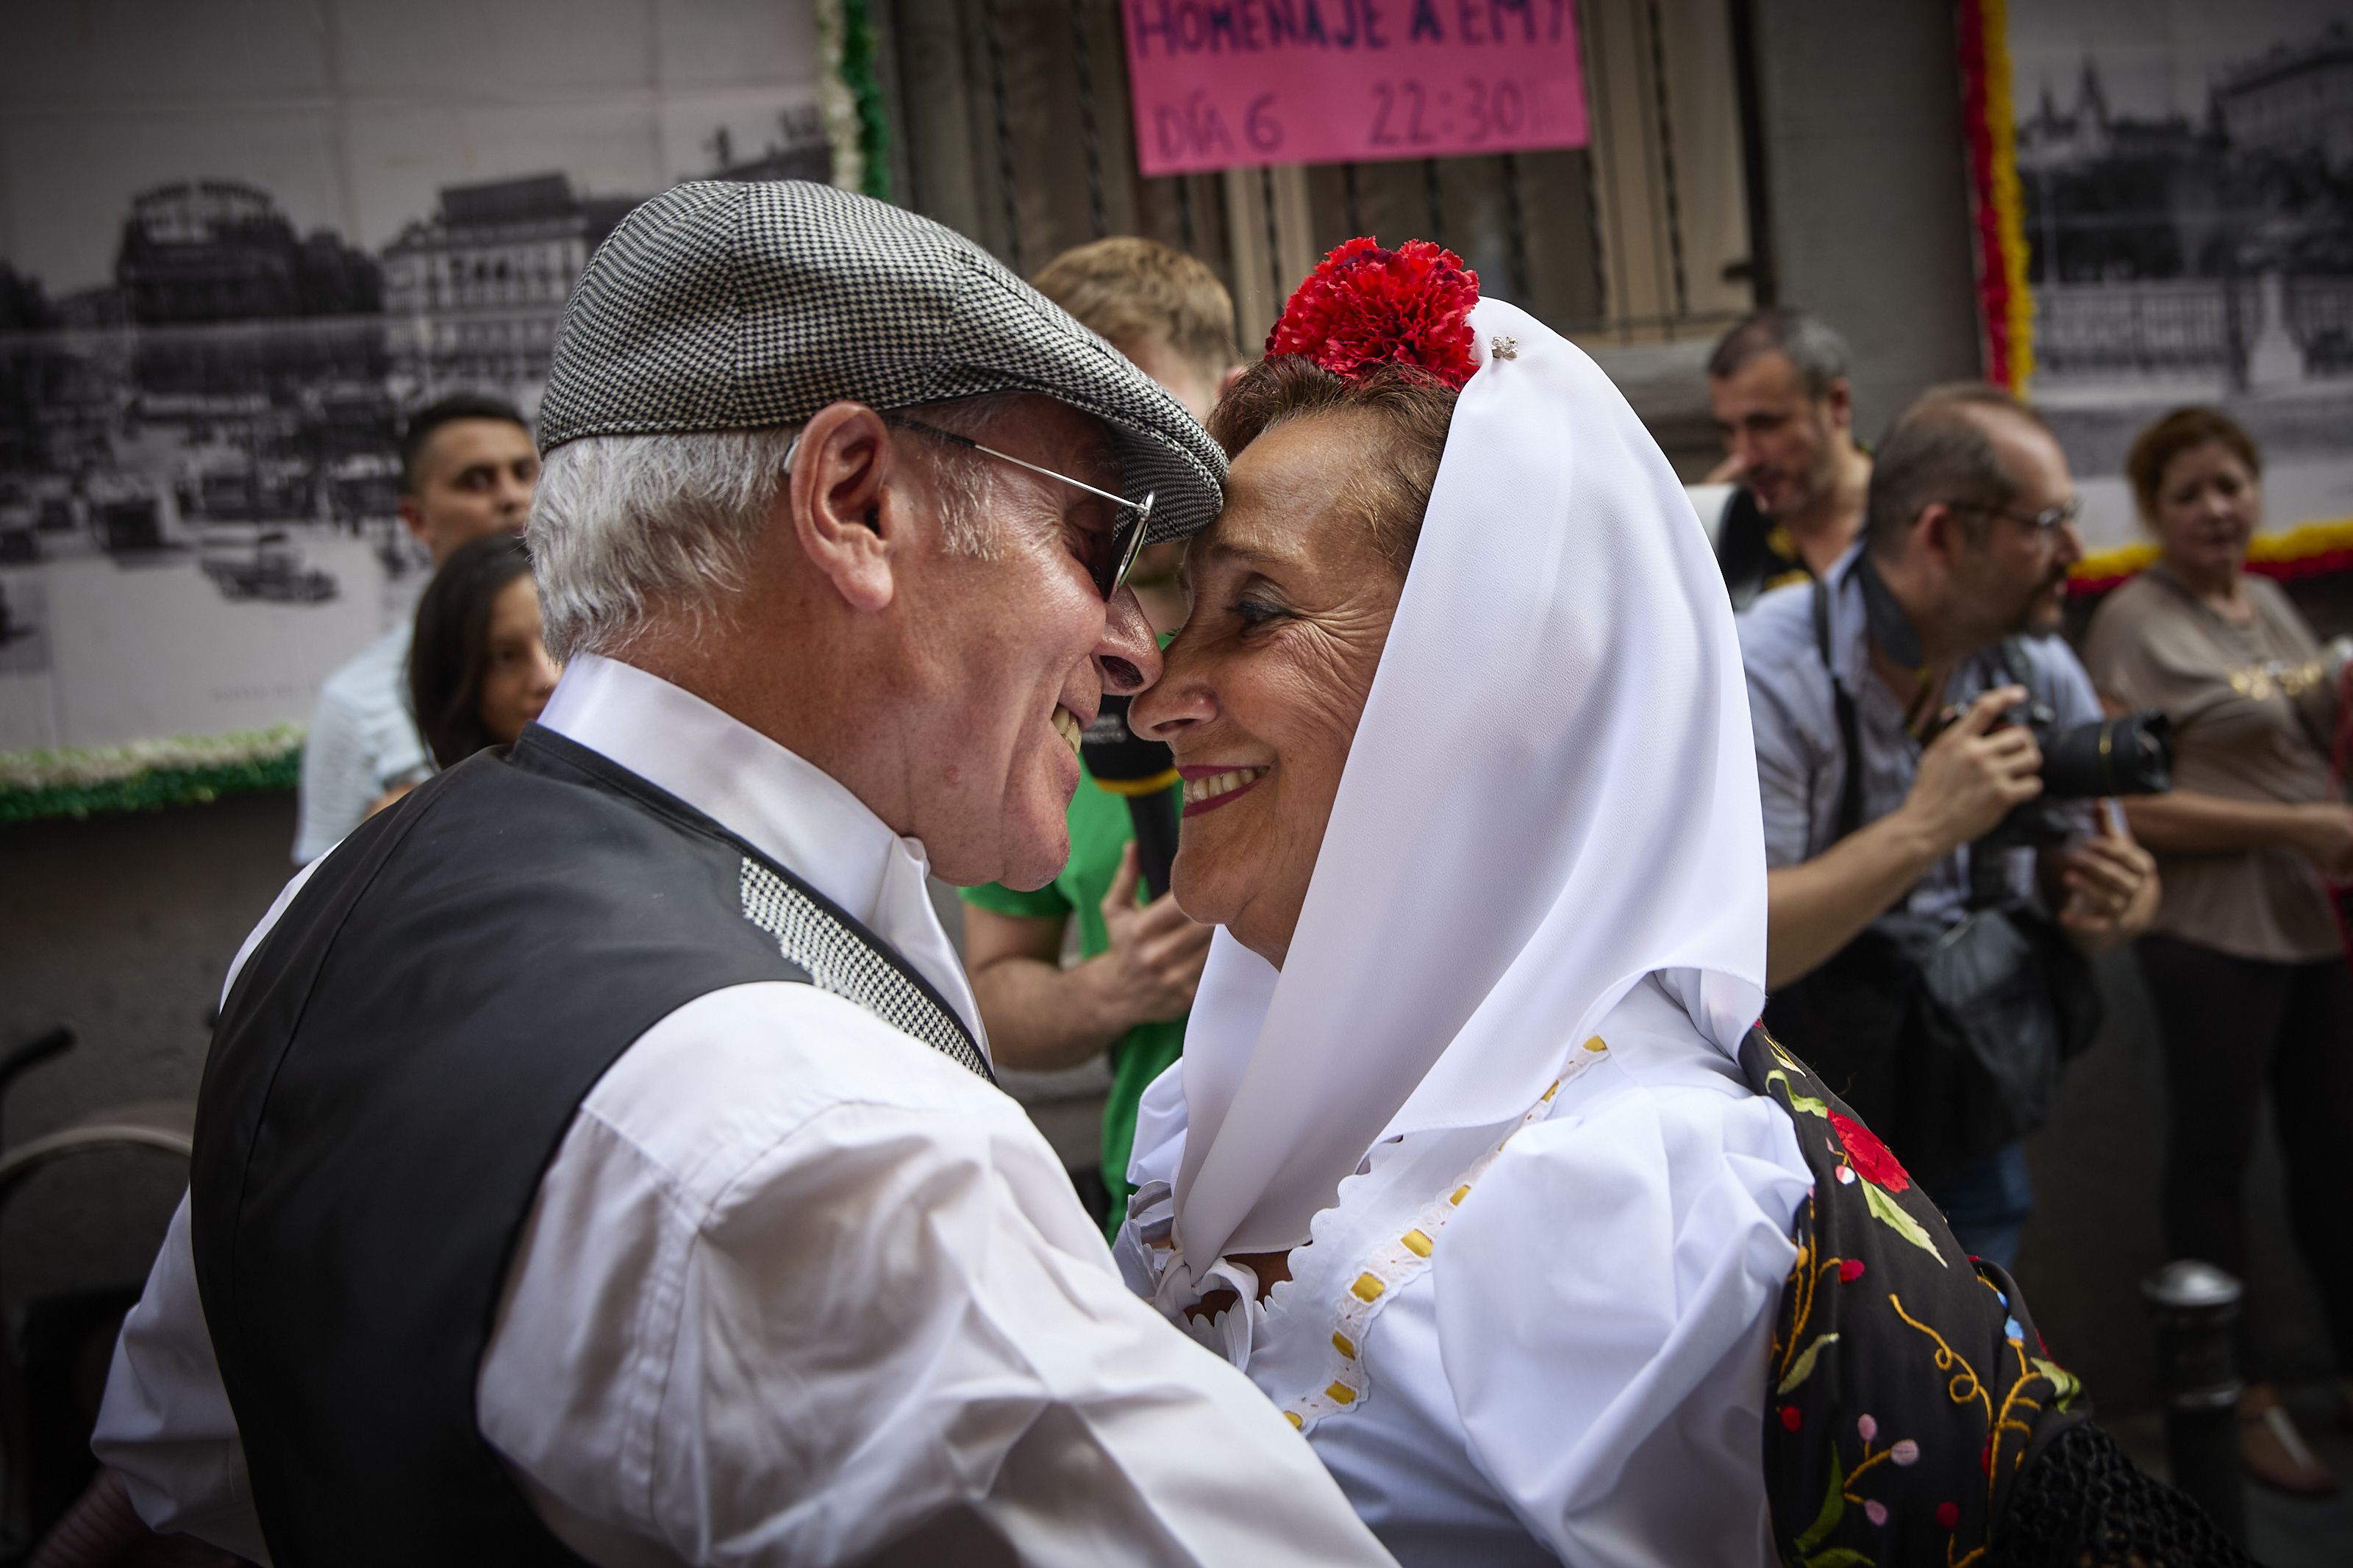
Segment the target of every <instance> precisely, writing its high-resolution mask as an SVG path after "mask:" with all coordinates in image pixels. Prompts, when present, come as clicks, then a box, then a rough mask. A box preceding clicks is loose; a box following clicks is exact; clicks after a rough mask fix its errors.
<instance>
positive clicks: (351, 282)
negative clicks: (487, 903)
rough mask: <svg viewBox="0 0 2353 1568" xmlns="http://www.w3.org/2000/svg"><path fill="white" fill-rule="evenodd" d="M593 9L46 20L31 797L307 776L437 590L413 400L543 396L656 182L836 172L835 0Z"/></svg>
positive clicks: (10, 621) (4, 617)
mask: <svg viewBox="0 0 2353 1568" xmlns="http://www.w3.org/2000/svg"><path fill="white" fill-rule="evenodd" d="M821 8H822V7H821V6H820V9H821ZM834 8H835V9H836V10H837V11H838V9H839V0H834ZM588 9H589V10H590V11H591V12H593V13H594V14H593V15H589V14H583V11H582V8H580V7H575V6H572V5H553V4H549V3H547V0H532V3H529V4H520V5H501V6H498V7H495V8H493V9H491V10H490V11H487V12H485V11H483V10H482V9H481V8H480V7H476V6H471V5H463V4H460V3H459V0H422V3H420V4H417V5H405V6H400V7H389V6H383V7H355V6H343V7H326V8H321V7H316V6H311V5H301V4H293V3H290V0H289V3H278V4H270V5H261V6H255V5H232V4H229V3H228V0H200V3H197V4H191V5H176V6H172V7H168V8H159V7H153V6H138V7H106V6H101V7H99V8H97V10H96V13H95V16H96V20H95V22H92V20H91V17H90V15H89V14H86V13H85V11H84V9H83V8H79V7H50V6H35V7H22V8H19V11H18V12H17V14H16V15H15V16H13V17H12V19H11V21H10V23H9V26H8V32H9V36H10V42H9V47H8V48H7V50H6V51H5V55H6V60H5V64H0V84H4V85H5V91H0V149H4V150H5V154H4V155H5V158H6V161H7V166H6V169H5V177H0V816H22V815H42V814H46V813H47V811H49V810H53V809H56V808H57V807H58V805H59V803H60V802H62V803H64V804H65V805H67V806H68V807H69V808H70V807H71V806H73V805H77V804H79V803H81V802H85V801H86V802H88V803H89V804H90V805H111V804H129V803H132V802H118V801H116V800H114V799H113V798H112V796H113V795H115V794H120V793H121V791H123V790H125V789H131V790H133V791H140V790H144V791H146V792H148V794H149V795H153V798H156V799H162V798H172V797H174V796H175V795H176V796H185V795H188V794H191V793H201V792H202V791H203V790H204V789H205V788H206V787H212V786H217V787H236V786H237V784H238V783H239V782H241V778H240V775H241V773H256V776H257V777H258V776H260V775H269V777H270V779H271V780H272V782H280V783H286V782H290V777H291V775H290V768H291V765H292V759H293V757H294V755H295V752H296V749H297V747H298V746H299V744H300V739H301V731H300V727H299V726H300V721H301V719H303V718H304V717H305V716H306V715H307V714H308V713H309V711H310V709H311V702H312V700H313V699H314V698H315V696H316V693H317V689H318V683H319V681H320V679H322V677H323V676H324V675H325V674H326V672H327V671H329V670H331V669H332V668H335V667H336V666H337V665H338V664H339V663H341V662H342V661H343V659H344V658H348V657H349V656H350V655H351V654H352V653H353V650H354V649H356V648H358V647H361V646H362V645H363V644H365V643H366V642H368V641H369V640H370V639H372V638H374V637H375V636H376V635H377V634H378V633H379V632H380V631H382V630H383V629H385V627H387V626H391V625H392V624H394V622H395V621H396V619H398V618H401V617H404V616H406V615H407V614H408V613H409V608H410V605H412V604H413V602H414V599H415V596H416V594H417V589H418V587H419V586H420V585H421V584H420V580H421V578H422V576H423V575H424V574H423V572H422V571H421V566H422V564H423V561H424V557H423V554H422V552H420V551H419V550H418V549H417V547H416V545H415V544H414V542H412V541H411V540H410V539H409V537H408V535H407V533H406V531H405V530H404V529H403V528H402V527H401V526H400V524H399V522H398V521H397V519H396V515H395V511H394V506H395V501H396V490H397V480H398V475H397V472H396V462H395V459H394V457H393V449H394V445H395V437H396V431H397V428H398V423H399V420H400V419H401V417H402V416H404V415H405V414H406V413H407V412H408V411H409V410H412V409H414V408H416V407H417V406H418V405H421V404H423V403H425V402H427V401H429V400H431V399H433V398H435V397H438V396H441V395H445V394H448V393H451V392H458V391H470V392H482V393H488V394H491V395H496V396H501V397H504V398H507V399H509V400H511V401H512V402H514V403H515V404H517V405H519V406H521V407H522V409H523V410H524V411H525V412H526V413H529V412H530V411H531V409H532V408H533V407H534V406H535V405H536V402H537V397H538V389H539V384H540V380H541V378H542V377H543V375H544V374H545V370H546V366H547V360H548V354H549V352H550V348H551V345H552V343H553V342H554V334H555V329H556V325H557V322H558V321H559V320H560V319H561V316H562V313H563V310H564V306H565V300H566V298H567V296H568V294H569V293H570V290H571V288H572V284H573V280H574V279H575V278H577V277H578V276H579V273H580V269H581V268H582V267H583V266H584V265H585V263H586V259H587V257H588V254H589V252H590V251H591V250H592V249H593V248H594V247H595V246H596V242H597V241H598V240H600V239H601V238H603V237H604V236H605V234H606V233H607V231H608V230H609V229H610V228H611V227H612V226H613V225H614V224H616V223H617V222H618V221H619V219H620V217H621V216H622V214H624V213H625V212H627V211H628V208H629V207H630V206H631V205H634V204H635V203H636V202H637V201H638V200H640V199H642V198H643V197H644V196H646V195H650V194H652V193H654V192H657V191H659V190H662V189H664V188H665V187H667V186H669V185H670V184H673V183H675V182H677V181H679V180H681V179H691V178H699V177H701V178H708V177H720V178H733V179H776V178H817V179H827V178H830V177H831V176H832V175H833V174H834V173H835V169H834V154H833V153H832V151H831V147H830V143H829V142H828V135H827V128H826V123H825V110H824V107H823V105H822V104H821V102H820V94H819V90H818V74H819V67H818V60H819V58H820V51H819V47H818V39H817V20H816V16H814V15H813V11H812V5H811V0H724V3H722V4H715V5H698V6H696V7H694V9H693V12H692V15H691V16H682V15H680V14H678V13H675V12H674V11H673V10H672V8H670V7H668V6H663V5H656V4H653V3H652V0H602V3H600V4H597V5H594V6H592V7H590V8H588ZM134 23H135V25H134ZM459 36H463V37H466V38H467V39H468V40H469V47H466V48H464V49H449V48H448V47H445V46H446V44H447V43H448V40H449V39H450V38H452V37H459ZM257 770H258V773H257ZM278 773H285V774H286V777H285V778H284V779H283V780H278V779H276V777H275V775H276V774H278ZM158 791H160V792H161V793H160V794H158V793H155V792H158Z"/></svg>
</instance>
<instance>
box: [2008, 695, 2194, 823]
mask: <svg viewBox="0 0 2353 1568" xmlns="http://www.w3.org/2000/svg"><path fill="white" fill-rule="evenodd" d="M2013 724H2023V725H2024V726H2025V727H2026V728H2027V730H2028V731H2030V732H2031V733H2032V735H2033V736H2034V743H2035V744H2036V745H2037V746H2039V747H2040V748H2042V794H2041V795H2037V796H2036V797H2035V798H2034V799H2032V800H2030V801H2028V802H2026V803H2025V804H2024V805H2020V806H2017V807H2015V808H2014V809H2012V810H2011V812H2010V815H2009V816H2005V817H2003V818H2002V819H2001V822H2000V825H1999V826H1996V827H1995V828H1994V830H1993V831H1992V832H1991V833H1989V834H1987V835H1986V836H1985V837H1984V838H1982V839H1980V840H1979V841H1978V842H1979V843H1980V844H1982V845H1985V846H1987V847H2012V846H2016V845H2031V846H2037V847H2040V846H2042V845H2050V844H2062V843H2064V842H2066V840H2067V839H2069V838H2070V837H2073V835H2074V833H2075V830H2076V828H2077V827H2078V826H2080V824H2079V823H2078V822H2077V821H2076V820H2074V818H2073V814H2072V813H2070V812H2069V811H2068V810H2067V807H2068V806H2069V805H2072V804H2073V803H2074V802H2076V801H2084V800H2096V799H2098V798H2099V797H2101V796H2102V795H2163V794H2164V793H2165V792H2166V791H2168V790H2169V789H2171V788H2172V787H2173V723H2172V721H2170V720H2168V718H2166V716H2165V715H2164V714H2162V713H2160V712H2158V711H2157V710H2155V709H2149V710H2144V711H2142V712H2138V713H2127V714H2125V715H2124V716H2123V717H2121V718H2116V719H2101V720H2098V721H2094V722H2093V723H2089V724H2078V725H2075V726H2074V727H2073V728H2072V729H2062V728H2061V727H2060V725H2059V721H2058V715H2056V714H2054V713H2053V712H2052V710H2051V709H2050V707H2049V706H2048V705H2047V704H2044V703H2042V702H2038V701H2035V700H2032V699H2029V700H2026V701H2024V702H2021V703H2020V704H2019V705H2018V706H2017V707H2015V708H2013V709H2011V710H2010V711H2009V712H2007V713H2005V714H2003V715H2002V717H2001V719H2000V721H1999V722H1998V723H1996V724H1995V725H1994V726H1993V728H1995V729H1997V730H2000V729H2007V728H2009V727H2010V726H2011V725H2013Z"/></svg>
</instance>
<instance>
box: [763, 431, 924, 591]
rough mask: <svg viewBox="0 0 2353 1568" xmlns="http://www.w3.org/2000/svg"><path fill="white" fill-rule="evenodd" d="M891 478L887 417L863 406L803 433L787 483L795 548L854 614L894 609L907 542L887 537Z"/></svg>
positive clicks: (788, 517) (889, 533)
mask: <svg viewBox="0 0 2353 1568" xmlns="http://www.w3.org/2000/svg"><path fill="white" fill-rule="evenodd" d="M893 472H894V459H893V456H892V443H891V429H890V426H887V425H885V424H883V422H882V416H881V415H879V414H877V413H875V412H874V410H872V409H871V408H869V407H867V406H866V405H864V404H862V403H832V404H828V405H826V406H825V407H823V408H821V409H819V410H818V412H817V413H816V414H815V415H813V416H811V417H810V419H809V422H808V423H807V425H804V426H801V434H800V441H799V443H798V445H797V447H795V448H794V451H793V467H792V471H791V472H790V473H789V474H787V475H786V476H785V491H784V497H783V500H784V503H785V507H786V521H787V522H789V524H790V525H791V528H792V536H793V540H794V542H795V543H796V544H797V546H798V547H799V549H800V551H801V552H802V553H803V554H804V555H806V556H807V557H808V561H809V564H810V565H812V566H814V567H815V568H816V569H817V571H818V574H819V575H821V576H823V577H824V578H825V579H826V580H827V581H828V582H829V583H831V584H833V587H834V591H835V592H836V593H838V594H839V595H841V597H842V599H843V601H844V602H845V603H847V604H848V605H849V607H850V608H851V609H853V610H859V611H862V612H866V613H870V614H871V613H872V612H875V611H879V610H882V609H886V608H888V607H889V605H890V603H891V597H892V560H891V556H892V550H893V548H894V547H895V546H896V545H898V544H899V543H901V542H902V541H900V540H899V539H897V538H896V537H894V532H895V531H886V529H885V522H884V508H883V505H882V501H883V491H884V490H885V489H886V488H887V487H888V486H889V485H890V483H891V482H892V475H893ZM894 510H895V509H894Z"/></svg>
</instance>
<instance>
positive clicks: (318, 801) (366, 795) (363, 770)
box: [294, 619, 433, 866]
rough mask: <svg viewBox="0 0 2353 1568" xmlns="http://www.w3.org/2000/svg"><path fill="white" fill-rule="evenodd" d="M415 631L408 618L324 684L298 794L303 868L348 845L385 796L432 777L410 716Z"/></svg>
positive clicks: (297, 840)
mask: <svg viewBox="0 0 2353 1568" xmlns="http://www.w3.org/2000/svg"><path fill="white" fill-rule="evenodd" d="M415 632H416V627H415V626H413V625H412V624H411V623H409V622H408V621H407V620H406V619H404V620H402V622H401V624H400V625H398V626H395V627H393V628H392V630H390V631H388V632H386V633H385V634H384V636H382V637H378V638H376V639H375V641H374V642H372V643H370V644H368V645H367V647H364V648H362V649H360V651H359V652H357V653H355V654H353V655H352V657H351V658H348V659H346V660H345V661H344V662H343V664H342V665H341V666H339V667H337V668H336V669H335V671H334V673H333V674H332V675H330V676H328V677H327V679H326V680H325V681H324V682H323V683H322V685H321V686H320V688H319V702H318V706H317V707H315V708H314V709H312V710H311V731H310V733H309V734H308V735H307V736H305V737H304V739H303V742H302V780H301V787H300V788H299V789H297V790H296V791H295V807H296V822H295V830H294V864H296V865H297V866H307V865H309V864H310V863H311V861H313V860H316V859H317V858H319V857H320V856H322V855H324V854H325V853H326V852H327V851H328V850H330V849H332V848H333V847H335V846H336V845H338V844H340V843H342V842H343V836H344V835H345V834H347V833H349V832H350V831H351V830H352V829H353V828H354V827H357V826H359V825H360V824H361V823H362V822H363V821H364V820H366V818H367V814H368V807H369V806H372V805H375V803H376V801H377V800H378V799H379V798H381V797H382V795H384V793H385V791H386V790H388V789H390V788H392V787H393V786H394V785H395V784H417V783H418V782H420V781H421V780H424V779H426V778H429V777H430V776H432V773H433V760H432V759H431V758H430V757H428V756H427V755H426V754H425V738H424V737H423V736H422V735H419V734H418V733H417V716H416V715H415V714H413V713H411V712H410V711H409V710H408V645H409V640H410V638H411V637H413V636H414V635H415Z"/></svg>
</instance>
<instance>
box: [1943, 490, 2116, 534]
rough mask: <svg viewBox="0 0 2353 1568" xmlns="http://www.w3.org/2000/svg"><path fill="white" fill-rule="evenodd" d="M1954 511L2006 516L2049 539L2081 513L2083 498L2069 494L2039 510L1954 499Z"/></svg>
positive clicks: (1983, 515)
mask: <svg viewBox="0 0 2353 1568" xmlns="http://www.w3.org/2000/svg"><path fill="white" fill-rule="evenodd" d="M1951 504H1952V508H1953V510H1955V511H1973V512H1976V513H1977V514H1978V516H1979V517H2006V518H2008V519H2010V521H2012V522H2022V523H2024V524H2025V525H2026V526H2027V527H2028V528H2030V529H2031V530H2033V531H2034V537H2035V538H2037V539H2050V538H2052V537H2053V536H2055V535H2056V534H2057V533H2058V531H2060V530H2061V529H2063V528H2064V527H2066V526H2067V525H2068V524H2069V523H2071V522H2073V521H2075V519H2076V518H2078V517H2080V516H2081V515H2083V510H2084V498H2083V497H2082V496H2069V497H2068V498H2067V499H2066V500H2063V501H2061V502H2060V503H2059V504H2058V505H2057V506H2047V507H2044V508H2043V509H2042V510H2041V511H2019V510H2014V509H2012V508H2010V507H2006V506H1979V505H1977V504H1976V503H1975V502H1972V501H1955V502H1953V503H1951Z"/></svg>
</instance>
